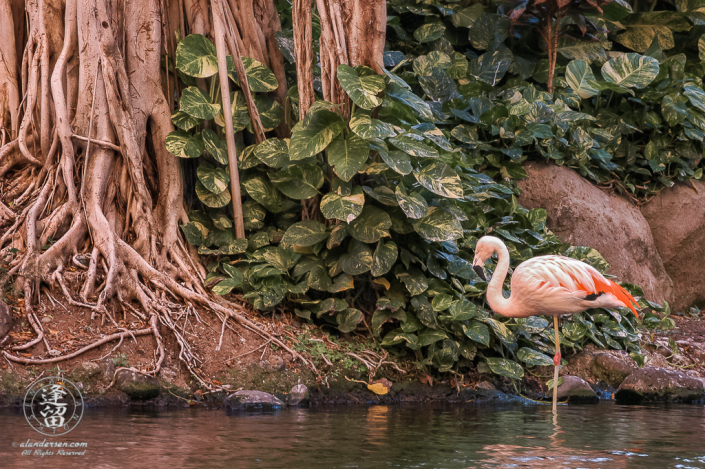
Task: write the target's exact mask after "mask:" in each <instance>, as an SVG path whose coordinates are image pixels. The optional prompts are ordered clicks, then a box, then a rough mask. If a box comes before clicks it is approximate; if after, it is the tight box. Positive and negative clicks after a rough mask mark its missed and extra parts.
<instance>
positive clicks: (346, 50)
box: [316, 0, 387, 118]
mask: <svg viewBox="0 0 705 469" xmlns="http://www.w3.org/2000/svg"><path fill="white" fill-rule="evenodd" d="M316 5H317V7H318V15H319V16H320V18H321V81H322V84H323V97H324V98H325V100H326V101H330V102H332V103H335V104H343V107H342V109H341V112H342V114H343V116H345V117H346V118H349V117H350V100H349V99H348V97H347V95H346V94H345V91H344V90H343V88H342V87H341V86H340V84H339V83H338V80H337V70H338V66H340V65H341V64H346V65H350V66H355V65H366V66H368V67H370V68H371V69H373V70H374V71H376V72H377V73H382V70H381V68H380V66H381V65H382V64H383V63H384V60H383V56H382V54H383V51H384V40H385V32H386V27H387V3H386V1H384V0H316Z"/></svg>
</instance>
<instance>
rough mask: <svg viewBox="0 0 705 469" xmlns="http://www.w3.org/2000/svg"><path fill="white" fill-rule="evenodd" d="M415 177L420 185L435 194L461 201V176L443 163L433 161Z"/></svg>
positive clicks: (416, 173)
mask: <svg viewBox="0 0 705 469" xmlns="http://www.w3.org/2000/svg"><path fill="white" fill-rule="evenodd" d="M414 177H415V178H416V180H417V181H418V182H419V184H421V185H422V186H424V187H425V188H426V189H428V190H430V191H431V192H433V193H434V194H438V195H440V196H443V197H448V198H451V199H459V198H461V197H462V196H463V186H462V185H461V184H460V176H458V173H456V172H455V170H454V169H452V168H451V167H450V166H448V165H447V164H445V163H444V162H442V161H437V160H434V161H432V162H431V163H430V164H428V165H426V166H425V167H424V168H423V169H421V171H419V172H415V173H414Z"/></svg>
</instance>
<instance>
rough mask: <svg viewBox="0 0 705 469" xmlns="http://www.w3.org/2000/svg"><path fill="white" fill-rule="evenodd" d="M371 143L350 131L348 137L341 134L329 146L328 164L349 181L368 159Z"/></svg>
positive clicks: (339, 175) (344, 179)
mask: <svg viewBox="0 0 705 469" xmlns="http://www.w3.org/2000/svg"><path fill="white" fill-rule="evenodd" d="M369 155H370V145H369V143H367V142H366V141H365V140H363V139H361V138H360V137H358V136H357V135H356V134H354V133H352V132H350V133H348V135H347V136H346V137H343V135H342V134H339V135H338V136H337V137H335V138H334V139H333V141H332V142H331V143H330V146H329V147H328V164H329V165H331V166H333V169H334V170H335V173H336V174H337V175H338V177H339V178H340V179H342V180H343V181H346V182H347V181H349V180H350V179H352V177H353V176H355V175H356V174H357V171H358V170H359V169H360V168H361V167H362V165H363V164H365V162H366V161H367V158H368V157H369Z"/></svg>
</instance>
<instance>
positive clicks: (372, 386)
mask: <svg viewBox="0 0 705 469" xmlns="http://www.w3.org/2000/svg"><path fill="white" fill-rule="evenodd" d="M367 389H369V390H370V391H372V392H373V393H375V394H377V395H378V396H383V395H385V394H387V393H388V392H389V391H390V390H391V389H392V382H391V381H389V380H388V379H387V378H382V379H378V380H376V381H372V382H371V383H369V384H368V385H367Z"/></svg>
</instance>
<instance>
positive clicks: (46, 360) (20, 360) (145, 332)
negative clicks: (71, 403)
mask: <svg viewBox="0 0 705 469" xmlns="http://www.w3.org/2000/svg"><path fill="white" fill-rule="evenodd" d="M153 333H154V330H153V329H152V328H151V327H148V328H147V329H138V330H136V331H123V332H117V333H115V334H110V335H108V336H105V337H103V338H102V339H100V340H98V341H96V342H93V343H92V344H90V345H87V346H85V347H83V348H81V349H79V350H76V351H75V352H73V353H69V354H68V355H61V356H58V357H54V358H24V357H17V356H15V355H12V354H10V353H8V352H6V351H4V352H3V355H4V356H5V358H7V359H8V360H12V361H13V362H16V363H23V364H25V365H42V364H45V363H56V362H61V361H64V360H68V359H70V358H74V357H77V356H79V355H81V354H82V353H85V352H87V351H89V350H92V349H94V348H96V347H99V346H101V345H103V344H105V343H108V342H112V341H113V340H116V339H120V338H124V337H125V336H135V337H136V336H141V335H148V334H153Z"/></svg>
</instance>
